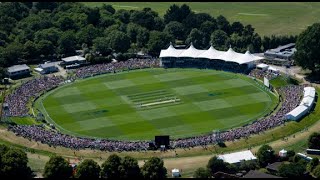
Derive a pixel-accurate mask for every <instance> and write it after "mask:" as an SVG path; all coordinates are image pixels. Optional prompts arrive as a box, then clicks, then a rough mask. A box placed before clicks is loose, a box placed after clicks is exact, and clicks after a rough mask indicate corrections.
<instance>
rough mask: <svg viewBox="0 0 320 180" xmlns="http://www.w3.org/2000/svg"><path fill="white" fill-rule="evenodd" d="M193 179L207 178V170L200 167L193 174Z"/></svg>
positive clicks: (208, 175)
mask: <svg viewBox="0 0 320 180" xmlns="http://www.w3.org/2000/svg"><path fill="white" fill-rule="evenodd" d="M193 177H194V178H209V177H210V173H209V171H208V170H207V169H205V168H203V167H200V168H198V169H196V171H195V172H194V173H193Z"/></svg>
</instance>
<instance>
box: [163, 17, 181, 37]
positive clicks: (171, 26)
mask: <svg viewBox="0 0 320 180" xmlns="http://www.w3.org/2000/svg"><path fill="white" fill-rule="evenodd" d="M164 32H166V33H168V34H170V35H172V36H173V37H175V39H179V40H182V39H184V38H185V30H184V26H183V25H182V23H179V22H178V21H170V22H169V23H168V24H167V25H166V27H165V28H164Z"/></svg>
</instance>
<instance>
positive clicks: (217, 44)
mask: <svg viewBox="0 0 320 180" xmlns="http://www.w3.org/2000/svg"><path fill="white" fill-rule="evenodd" d="M210 43H211V44H212V45H213V47H214V48H216V49H218V50H227V49H228V47H229V45H230V38H229V37H228V34H227V33H226V32H224V31H222V30H216V31H214V32H213V33H212V34H211V41H210Z"/></svg>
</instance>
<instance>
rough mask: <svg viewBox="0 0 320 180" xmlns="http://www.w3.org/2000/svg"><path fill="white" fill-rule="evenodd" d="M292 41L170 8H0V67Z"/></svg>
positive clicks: (253, 47) (76, 5)
mask: <svg viewBox="0 0 320 180" xmlns="http://www.w3.org/2000/svg"><path fill="white" fill-rule="evenodd" d="M295 39H296V37H295V36H271V37H263V38H261V37H260V36H259V35H258V34H257V33H256V32H255V31H254V28H253V27H252V26H251V25H243V24H242V23H240V22H233V23H230V22H229V21H228V20H227V19H226V18H225V17H224V16H222V15H220V16H218V17H212V16H211V15H209V14H207V13H195V12H193V11H192V10H191V8H190V7H189V6H188V5H186V4H183V5H181V6H178V5H176V4H173V5H171V6H170V7H169V9H168V10H167V11H166V13H165V15H164V17H160V16H159V14H158V13H157V12H155V11H154V10H152V9H151V8H143V9H142V10H117V11H116V10H115V9H114V8H113V7H112V6H111V5H106V4H104V5H103V6H101V7H94V8H91V7H87V6H85V5H83V4H81V3H77V2H3V3H1V4H0V66H1V67H8V66H10V65H14V64H17V63H36V62H41V61H44V60H56V59H59V58H61V57H65V56H69V55H74V54H75V52H76V50H79V49H80V50H83V51H84V52H85V54H88V55H87V58H88V59H89V61H91V62H93V63H101V62H108V61H111V59H112V58H114V57H115V56H116V55H118V56H119V59H124V60H125V59H127V58H128V57H129V56H130V54H134V53H137V52H139V51H142V52H145V53H149V54H150V55H152V56H158V55H159V53H160V50H161V49H163V48H166V47H167V46H168V45H169V42H180V43H183V44H189V43H191V42H193V44H194V46H195V47H196V48H201V49H203V48H208V47H209V46H210V44H212V45H213V46H214V47H215V48H216V49H219V50H227V49H228V48H229V45H232V47H233V48H234V49H235V50H236V51H238V52H245V51H246V50H247V49H248V48H249V49H250V51H251V52H261V51H263V50H266V49H269V48H275V47H277V46H278V45H280V44H285V43H287V42H292V41H295Z"/></svg>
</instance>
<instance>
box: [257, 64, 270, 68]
mask: <svg viewBox="0 0 320 180" xmlns="http://www.w3.org/2000/svg"><path fill="white" fill-rule="evenodd" d="M257 67H258V68H261V69H268V68H269V66H268V65H267V64H263V63H261V64H258V65H257Z"/></svg>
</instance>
